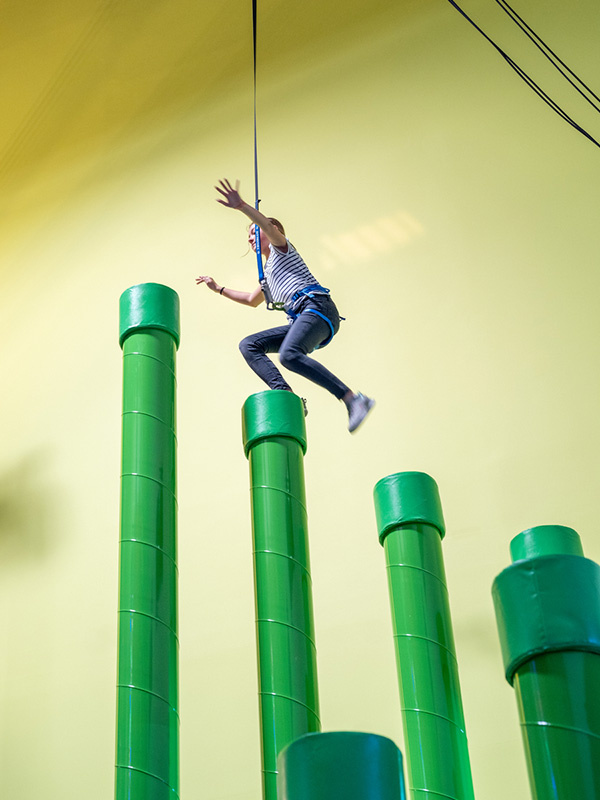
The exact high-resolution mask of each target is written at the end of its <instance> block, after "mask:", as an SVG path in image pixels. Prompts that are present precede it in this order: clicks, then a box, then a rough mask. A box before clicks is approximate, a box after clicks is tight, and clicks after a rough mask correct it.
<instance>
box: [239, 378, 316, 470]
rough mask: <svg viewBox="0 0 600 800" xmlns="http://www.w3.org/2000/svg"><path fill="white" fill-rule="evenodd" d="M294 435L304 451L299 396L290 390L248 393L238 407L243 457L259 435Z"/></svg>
mask: <svg viewBox="0 0 600 800" xmlns="http://www.w3.org/2000/svg"><path fill="white" fill-rule="evenodd" d="M276 436H283V437H286V438H288V439H295V440H296V441H297V442H298V443H299V445H300V447H301V448H302V452H303V453H306V425H305V423H304V406H303V405H302V400H301V399H300V398H299V397H298V395H297V394H293V392H285V391H281V390H279V389H271V390H269V391H267V392H259V393H258V394H252V395H250V397H249V398H248V399H247V400H246V402H245V403H244V406H243V408H242V437H243V440H244V452H245V453H246V457H248V453H249V452H250V448H251V447H252V446H253V445H255V444H256V443H257V442H259V441H260V440H261V439H270V438H273V437H276Z"/></svg>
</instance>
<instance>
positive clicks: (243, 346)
mask: <svg viewBox="0 0 600 800" xmlns="http://www.w3.org/2000/svg"><path fill="white" fill-rule="evenodd" d="M239 348H240V353H241V354H242V355H243V356H244V358H245V359H246V361H248V359H249V358H252V357H253V356H255V355H256V354H257V352H258V348H257V347H256V342H255V341H254V339H253V338H252V336H246V338H245V339H242V341H241V342H240V344H239Z"/></svg>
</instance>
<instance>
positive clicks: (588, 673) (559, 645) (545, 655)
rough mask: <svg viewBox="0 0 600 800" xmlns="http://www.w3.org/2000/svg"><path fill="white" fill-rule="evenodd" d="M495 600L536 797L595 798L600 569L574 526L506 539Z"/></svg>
mask: <svg viewBox="0 0 600 800" xmlns="http://www.w3.org/2000/svg"><path fill="white" fill-rule="evenodd" d="M510 549H511V556H512V558H513V563H512V565H511V566H510V567H507V569H505V570H504V571H503V572H501V573H500V575H498V577H497V578H496V580H495V581H494V584H493V588H492V595H493V599H494V606H495V610H496V621H497V625H498V635H499V637H500V645H501V648H502V655H503V659H504V669H505V675H506V680H507V681H508V682H509V683H510V684H511V686H514V689H515V693H516V696H517V705H518V709H519V718H520V722H521V730H522V734H523V743H524V746H525V757H526V761H527V770H528V773H529V781H530V786H531V793H532V796H533V797H534V798H535V800H598V798H599V797H600V566H599V565H598V564H596V563H595V562H593V561H590V560H589V559H587V558H584V556H583V550H582V547H581V540H580V538H579V535H578V534H577V532H576V531H574V530H573V529H572V528H565V527H563V526H561V525H543V526H539V527H536V528H530V529H528V530H526V531H523V532H522V533H520V534H519V535H518V536H517V537H515V538H514V539H513V541H512V542H511V547H510Z"/></svg>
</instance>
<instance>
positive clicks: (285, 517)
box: [242, 390, 320, 800]
mask: <svg viewBox="0 0 600 800" xmlns="http://www.w3.org/2000/svg"><path fill="white" fill-rule="evenodd" d="M242 429H243V439H244V449H245V452H246V456H247V457H248V460H249V464H250V492H251V505H252V531H253V544H254V548H253V549H254V588H255V598H256V636H257V650H258V679H259V698H260V721H261V745H262V769H263V797H264V798H265V800H276V798H277V782H276V779H277V756H278V754H279V753H280V752H281V750H282V749H283V748H284V747H285V746H286V745H288V744H289V743H290V742H292V741H293V740H294V739H297V738H298V737H299V736H302V735H303V734H306V733H311V732H314V731H318V730H319V729H320V722H319V698H318V691H317V664H316V648H315V636H314V624H313V611H312V584H311V577H310V562H309V551H308V526H307V514H306V500H305V491H304V469H303V456H304V452H305V451H306V431H305V426H304V411H303V408H302V401H301V400H300V398H299V397H297V396H296V395H295V394H292V393H291V392H283V391H276V390H275V391H267V392H261V393H260V394H255V395H252V396H250V397H249V398H248V399H247V400H246V402H245V404H244V407H243V411H242Z"/></svg>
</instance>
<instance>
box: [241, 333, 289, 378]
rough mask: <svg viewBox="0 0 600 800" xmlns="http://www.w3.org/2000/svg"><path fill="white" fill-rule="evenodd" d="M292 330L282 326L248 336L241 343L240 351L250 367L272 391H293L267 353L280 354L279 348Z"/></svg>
mask: <svg viewBox="0 0 600 800" xmlns="http://www.w3.org/2000/svg"><path fill="white" fill-rule="evenodd" d="M289 330H290V326H289V325H280V326H279V327H278V328H270V329H269V330H266V331H259V332H258V333H252V334H250V336H246V338H245V339H242V341H241V342H240V351H241V353H242V355H243V356H244V358H245V359H246V363H247V364H248V366H249V367H250V368H251V369H253V370H254V372H256V374H257V375H258V377H259V378H261V380H263V381H264V382H265V383H266V384H267V386H268V387H269V388H270V389H283V390H284V391H286V392H291V391H292V389H291V387H290V385H289V384H288V383H286V381H285V380H284V379H283V375H282V374H281V372H279V370H278V369H277V367H276V366H275V364H273V362H272V361H271V359H270V358H268V357H267V355H266V354H267V353H278V352H279V348H280V347H281V344H282V342H283V340H284V339H285V337H286V335H287V334H288V332H289Z"/></svg>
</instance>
